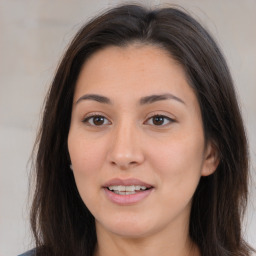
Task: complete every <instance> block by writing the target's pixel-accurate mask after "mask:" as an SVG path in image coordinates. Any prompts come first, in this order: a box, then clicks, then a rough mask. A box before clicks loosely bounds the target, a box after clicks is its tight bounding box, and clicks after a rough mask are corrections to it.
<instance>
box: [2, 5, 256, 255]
mask: <svg viewBox="0 0 256 256" xmlns="http://www.w3.org/2000/svg"><path fill="white" fill-rule="evenodd" d="M120 2H124V1H120V0H119V1H111V0H109V1H107V0H97V1H88V0H87V1H85V0H73V1H71V0H70V1H68V0H31V1H29V0H0V256H11V255H17V254H18V253H21V252H23V251H25V250H27V249H28V248H30V247H31V246H33V244H31V236H30V233H29V223H28V207H27V205H28V203H27V202H28V197H27V195H28V172H29V165H28V164H27V163H28V160H29V156H30V153H31V150H32V146H33V142H34V139H35V134H36V130H37V128H38V123H39V118H40V111H41V106H42V103H43V99H44V96H45V93H46V91H47V88H48V86H49V84H50V82H51V79H52V77H53V74H54V71H55V68H56V66H57V63H58V61H59V58H60V57H61V55H62V53H63V50H64V49H65V47H66V45H67V44H68V42H69V40H70V39H71V37H72V36H73V35H74V33H75V32H76V31H77V29H78V28H79V27H80V26H81V25H82V24H83V23H84V21H86V20H88V19H89V18H91V17H93V16H94V15H96V14H97V13H98V11H99V10H103V9H104V8H105V7H110V6H113V5H115V4H116V3H120ZM140 2H143V3H147V4H148V5H158V4H161V3H174V4H179V5H181V6H183V7H185V8H187V9H188V10H189V11H191V13H192V14H193V15H194V17H196V18H197V19H199V21H201V22H202V23H203V24H205V26H206V27H207V28H208V29H209V30H210V31H211V32H212V34H213V35H214V37H215V38H216V39H217V41H218V42H219V44H220V46H221V48H222V49H223V51H224V54H225V56H226V58H227V60H228V63H229V65H230V68H231V72H232V74H233V78H234V80H235V84H236V87H237V91H238V95H239V99H240V105H241V108H242V111H243V114H244V120H245V122H246V127H247V130H248V140H249V143H250V147H251V173H252V177H254V183H253V182H252V183H251V187H250V192H251V196H250V201H249V210H248V212H247V216H246V221H245V224H244V227H245V228H244V230H245V234H246V237H247V239H248V241H249V242H251V244H252V245H253V246H254V247H256V214H255V208H256V199H255V198H256V188H255V180H256V178H255V177H256V175H255V166H256V133H255V131H256V117H255V116H256V0H214V1H213V0H173V1H140Z"/></svg>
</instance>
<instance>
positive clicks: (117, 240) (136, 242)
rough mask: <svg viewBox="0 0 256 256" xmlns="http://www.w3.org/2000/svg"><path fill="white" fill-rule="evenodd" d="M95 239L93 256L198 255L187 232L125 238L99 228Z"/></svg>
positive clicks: (196, 248)
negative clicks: (95, 244) (96, 241)
mask: <svg viewBox="0 0 256 256" xmlns="http://www.w3.org/2000/svg"><path fill="white" fill-rule="evenodd" d="M99 229H100V228H99ZM98 231H99V230H98ZM97 239H98V243H97V246H96V250H95V255H94V256H113V255H123V256H133V255H140V256H155V255H161V256H200V252H199V249H198V247H197V246H196V245H195V244H194V243H193V242H192V241H191V239H190V238H189V236H188V232H177V231H175V232H173V234H168V235H166V234H165V235H157V234H154V235H151V236H150V235H149V236H147V237H140V238H127V237H121V236H119V235H116V234H113V233H107V232H104V231H103V230H101V232H97Z"/></svg>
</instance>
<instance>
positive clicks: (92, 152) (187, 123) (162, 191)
mask: <svg viewBox="0 0 256 256" xmlns="http://www.w3.org/2000/svg"><path fill="white" fill-rule="evenodd" d="M167 93H170V94H172V95H174V96H175V97H177V98H179V99H180V100H181V101H182V102H181V101H179V100H177V99H176V98H170V99H165V100H158V101H155V102H153V103H147V104H140V99H141V98H143V97H146V96H149V95H156V94H157V95H158V94H167ZM87 94H98V95H101V96H104V97H107V98H109V100H110V101H111V104H108V103H101V102H97V101H96V100H93V99H81V97H83V96H84V95H87ZM79 99H80V100H79ZM77 101H78V102H77ZM91 114H97V115H100V116H102V119H101V120H103V122H102V123H97V122H95V120H96V119H93V118H90V119H88V118H87V117H88V116H90V115H91ZM155 115H162V116H165V117H163V119H161V120H163V123H161V124H160V125H159V123H157V124H158V125H156V122H155V121H156V119H155V118H152V116H155ZM86 118H87V119H86ZM85 119H86V120H87V122H83V121H84V120H85ZM169 119H171V121H170V120H169ZM96 121H97V120H96ZM98 124H99V125H98ZM68 149H69V153H70V158H71V162H72V167H73V172H74V176H75V180H76V184H77V187H78V191H79V193H80V195H81V198H82V200H83V201H84V203H85V204H86V206H87V207H88V209H89V210H90V211H91V213H92V214H93V215H94V217H95V221H96V231H97V238H98V244H97V247H96V251H95V255H98V256H99V255H104V256H108V255H142V256H144V255H145V256H146V255H147V256H150V255H154V256H155V255H162V256H164V255H168V256H171V255H173V256H174V255H175V256H185V255H200V253H199V250H198V248H197V246H196V245H194V244H193V243H192V241H191V240H190V238H189V234H188V226H189V215H190V210H191V200H192V197H193V194H194V192H195V190H196V187H197V185H198V182H199V180H200V178H201V176H207V175H210V174H212V173H213V172H214V170H215V169H216V167H217V164H218V159H217V157H216V152H215V149H214V147H213V145H212V144H211V143H210V142H209V143H206V142H205V139H204V133H203V125H202V118H201V112H200V108H199V104H198V101H197V98H196V96H195V94H194V92H193V90H192V89H191V87H190V86H189V84H188V82H187V80H186V76H185V73H184V70H183V68H182V67H181V66H180V65H179V64H178V63H177V62H175V61H174V60H173V59H172V58H171V57H170V55H169V54H168V53H167V52H166V51H165V50H163V49H160V48H158V47H157V46H152V45H140V44H132V45H130V46H126V47H114V46H112V47H108V48H105V49H103V50H100V51H98V52H96V53H95V54H94V55H92V56H91V57H90V59H88V60H87V61H86V63H85V64H84V66H83V68H82V70H81V72H80V75H79V78H78V81H77V84H76V88H75V94H74V104H73V109H72V117H71V126H70V131H69V136H68ZM113 178H120V179H128V178H137V179H139V180H141V181H143V182H146V183H149V184H151V185H152V186H154V189H153V190H152V192H151V193H150V195H149V196H147V197H146V198H144V199H143V200H142V201H140V202H138V203H135V204H132V205H122V206H120V205H118V204H115V203H113V202H111V201H110V200H109V199H108V198H107V197H106V194H105V192H104V190H103V188H102V186H103V184H104V183H106V182H107V181H109V180H110V179H113Z"/></svg>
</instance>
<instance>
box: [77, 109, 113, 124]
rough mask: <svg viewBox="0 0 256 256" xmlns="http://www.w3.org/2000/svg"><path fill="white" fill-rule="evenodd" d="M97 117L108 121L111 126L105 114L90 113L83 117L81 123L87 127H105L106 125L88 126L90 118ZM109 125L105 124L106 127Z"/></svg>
mask: <svg viewBox="0 0 256 256" xmlns="http://www.w3.org/2000/svg"><path fill="white" fill-rule="evenodd" d="M97 116H100V117H104V118H105V119H107V120H108V122H109V124H112V122H111V121H110V120H109V118H108V117H107V116H106V115H105V114H103V113H100V112H91V113H89V114H87V115H86V116H84V117H83V119H82V122H83V123H87V124H88V125H89V126H93V127H102V126H106V124H103V125H98V126H97V125H92V124H90V123H89V122H88V121H89V120H90V119H91V118H93V117H97ZM109 124H107V125H109Z"/></svg>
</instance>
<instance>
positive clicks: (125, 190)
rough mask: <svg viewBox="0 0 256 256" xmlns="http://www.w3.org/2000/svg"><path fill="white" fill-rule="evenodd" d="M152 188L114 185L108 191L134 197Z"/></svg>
mask: <svg viewBox="0 0 256 256" xmlns="http://www.w3.org/2000/svg"><path fill="white" fill-rule="evenodd" d="M151 188H152V187H146V186H140V185H131V186H122V185H117V186H116V185H114V186H109V187H107V189H108V190H109V191H111V192H113V193H115V194H117V195H133V194H135V193H140V192H142V191H145V190H149V189H151Z"/></svg>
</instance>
